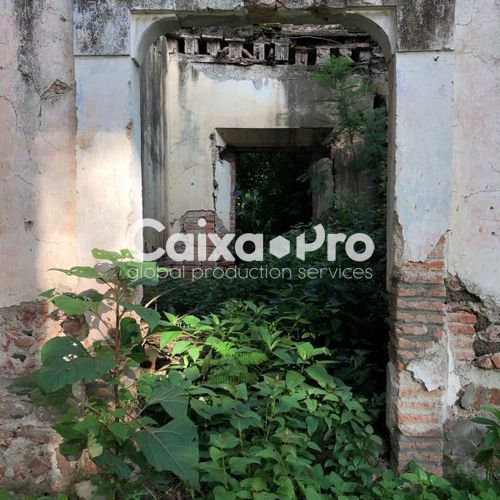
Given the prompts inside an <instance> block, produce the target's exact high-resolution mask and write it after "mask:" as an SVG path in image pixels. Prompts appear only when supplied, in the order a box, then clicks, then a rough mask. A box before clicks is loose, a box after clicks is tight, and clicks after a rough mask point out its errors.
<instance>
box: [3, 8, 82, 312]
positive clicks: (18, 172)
mask: <svg viewBox="0 0 500 500" xmlns="http://www.w3.org/2000/svg"><path fill="white" fill-rule="evenodd" d="M50 3H51V8H45V7H42V6H40V5H39V3H37V2H33V3H31V2H28V3H27V4H26V5H27V6H26V8H24V7H23V10H21V7H20V3H19V2H15V1H14V0H2V1H1V2H0V12H1V15H0V32H1V41H0V283H1V287H0V307H4V306H10V305H15V304H19V303H20V302H22V301H30V300H33V299H36V298H37V295H38V293H39V292H40V291H42V290H44V289H47V288H51V287H54V286H58V285H60V284H63V283H64V282H65V281H66V280H65V278H64V275H62V274H60V273H56V272H48V269H49V268H51V267H65V266H69V265H72V264H74V262H75V248H76V246H77V238H76V230H75V229H76V228H75V201H76V184H75V133H76V120H75V113H74V100H75V94H74V74H73V57H72V54H73V46H72V20H71V15H72V13H71V4H70V2H66V1H64V0H51V2H50ZM42 27H43V29H42ZM56 80H60V81H62V82H64V83H65V84H66V90H65V91H64V92H63V93H60V94H55V95H52V94H50V93H46V92H47V91H48V90H49V89H50V87H51V85H52V84H53V83H54V82H55V81H56Z"/></svg>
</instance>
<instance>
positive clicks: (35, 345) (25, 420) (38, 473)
mask: <svg viewBox="0 0 500 500" xmlns="http://www.w3.org/2000/svg"><path fill="white" fill-rule="evenodd" d="M49 311H50V309H49V304H48V303H47V302H41V301H36V302H23V303H22V304H20V305H19V306H10V307H5V308H1V309H0V487H2V488H8V489H10V490H12V491H16V492H19V493H26V494H27V493H33V494H34V493H37V494H51V493H53V492H56V491H62V490H64V489H66V488H67V487H68V486H69V485H70V484H71V482H72V479H73V477H74V475H75V472H76V469H77V466H76V464H75V463H71V462H69V461H68V460H66V459H65V458H64V457H63V456H62V455H61V454H60V453H59V452H58V451H57V445H58V443H59V436H58V434H57V433H56V432H55V431H53V430H52V429H51V425H52V424H53V422H54V420H55V418H56V417H57V416H56V414H55V413H54V412H52V411H50V410H49V409H46V408H40V407H37V406H35V405H33V404H32V403H31V402H30V401H29V399H27V398H25V397H21V396H17V395H14V394H11V393H10V392H9V389H8V386H9V385H10V383H11V382H12V381H13V379H14V378H15V377H17V376H22V375H27V374H29V373H30V372H31V371H33V370H34V369H36V368H37V367H38V366H39V364H40V356H39V355H40V348H41V346H42V345H43V343H44V342H45V341H46V340H48V339H49V338H50V337H52V336H54V335H57V334H58V333H59V331H60V325H59V322H58V318H57V315H56V314H55V313H54V312H53V313H51V314H49Z"/></svg>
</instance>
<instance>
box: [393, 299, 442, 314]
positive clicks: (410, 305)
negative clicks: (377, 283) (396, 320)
mask: <svg viewBox="0 0 500 500" xmlns="http://www.w3.org/2000/svg"><path fill="white" fill-rule="evenodd" d="M396 307H399V308H401V309H417V310H422V311H442V310H443V302H442V301H426V300H422V301H416V300H406V299H398V300H397V301H396Z"/></svg>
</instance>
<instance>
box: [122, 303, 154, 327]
mask: <svg viewBox="0 0 500 500" xmlns="http://www.w3.org/2000/svg"><path fill="white" fill-rule="evenodd" d="M119 304H120V305H121V306H122V307H123V308H124V309H126V310H127V311H134V312H135V313H136V314H138V315H139V317H140V318H141V319H142V320H143V321H145V322H146V323H147V324H148V325H149V328H150V330H154V329H155V328H156V327H157V326H158V325H159V324H160V321H161V315H160V313H159V312H158V311H155V310H154V309H149V308H147V307H144V306H141V305H139V304H131V303H129V302H123V301H120V302H119Z"/></svg>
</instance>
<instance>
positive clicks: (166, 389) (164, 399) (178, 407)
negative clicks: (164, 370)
mask: <svg viewBox="0 0 500 500" xmlns="http://www.w3.org/2000/svg"><path fill="white" fill-rule="evenodd" d="M153 404H160V405H161V407H162V408H163V409H164V410H165V411H166V412H167V413H168V414H169V415H170V416H171V417H172V418H182V417H185V416H186V414H187V407H188V394H187V392H186V389H185V388H184V387H183V386H180V385H174V384H173V383H172V382H171V381H170V380H168V379H165V380H162V381H161V382H158V383H157V384H155V386H154V387H153V393H152V395H151V399H149V401H148V402H147V406H151V405H153Z"/></svg>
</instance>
